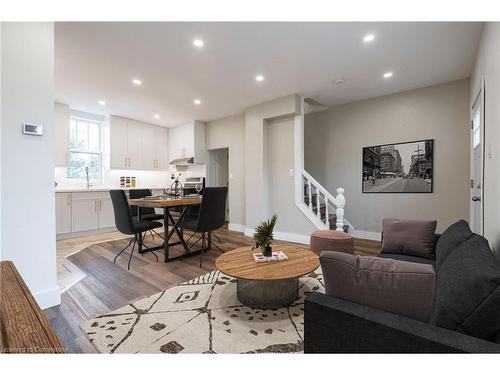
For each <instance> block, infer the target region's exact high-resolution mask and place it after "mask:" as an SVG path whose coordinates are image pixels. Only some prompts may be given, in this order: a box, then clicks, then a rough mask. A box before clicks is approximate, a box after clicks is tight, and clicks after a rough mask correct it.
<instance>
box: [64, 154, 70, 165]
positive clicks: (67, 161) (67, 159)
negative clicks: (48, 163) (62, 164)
mask: <svg viewBox="0 0 500 375" xmlns="http://www.w3.org/2000/svg"><path fill="white" fill-rule="evenodd" d="M64 155H65V156H64V160H66V164H68V163H69V158H68V153H67V152H66V153H65V154H64Z"/></svg>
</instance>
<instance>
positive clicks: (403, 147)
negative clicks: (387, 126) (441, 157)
mask: <svg viewBox="0 0 500 375" xmlns="http://www.w3.org/2000/svg"><path fill="white" fill-rule="evenodd" d="M433 159H434V140H432V139H427V140H423V141H413V142H402V143H393V144H387V145H380V146H371V147H363V176H362V191H363V193H432V191H433V190H432V188H433V186H432V177H433V172H434V171H433V165H434V163H433Z"/></svg>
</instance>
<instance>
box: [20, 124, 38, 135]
mask: <svg viewBox="0 0 500 375" xmlns="http://www.w3.org/2000/svg"><path fill="white" fill-rule="evenodd" d="M23 134H27V135H43V125H35V124H26V123H25V124H23Z"/></svg>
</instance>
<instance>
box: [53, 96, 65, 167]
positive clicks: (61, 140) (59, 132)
mask: <svg viewBox="0 0 500 375" xmlns="http://www.w3.org/2000/svg"><path fill="white" fill-rule="evenodd" d="M54 164H55V165H56V166H58V167H66V166H68V164H69V107H68V106H67V105H66V104H61V103H55V104H54Z"/></svg>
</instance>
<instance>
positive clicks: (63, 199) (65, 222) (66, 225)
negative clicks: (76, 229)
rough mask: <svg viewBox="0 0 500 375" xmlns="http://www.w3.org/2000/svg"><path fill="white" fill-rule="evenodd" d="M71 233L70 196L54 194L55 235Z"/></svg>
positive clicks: (68, 194)
mask: <svg viewBox="0 0 500 375" xmlns="http://www.w3.org/2000/svg"><path fill="white" fill-rule="evenodd" d="M69 232H71V194H70V193H56V234H62V233H69Z"/></svg>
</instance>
